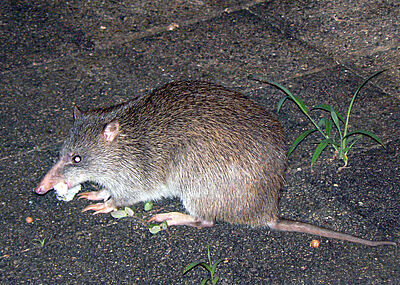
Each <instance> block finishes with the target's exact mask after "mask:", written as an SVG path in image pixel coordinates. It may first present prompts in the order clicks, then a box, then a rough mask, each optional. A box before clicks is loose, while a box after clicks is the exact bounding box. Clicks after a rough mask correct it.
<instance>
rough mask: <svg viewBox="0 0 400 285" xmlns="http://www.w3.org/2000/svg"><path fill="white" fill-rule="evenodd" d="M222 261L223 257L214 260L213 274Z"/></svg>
mask: <svg viewBox="0 0 400 285" xmlns="http://www.w3.org/2000/svg"><path fill="white" fill-rule="evenodd" d="M222 261H223V259H219V260H217V261H216V262H214V264H213V266H212V268H211V272H212V274H214V273H215V270H217V266H218V264H220V263H221V262H222Z"/></svg>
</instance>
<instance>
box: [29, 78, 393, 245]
mask: <svg viewBox="0 0 400 285" xmlns="http://www.w3.org/2000/svg"><path fill="white" fill-rule="evenodd" d="M284 145H285V144H284V135H283V131H282V128H281V126H280V124H279V123H278V121H277V120H276V119H275V117H274V116H273V115H272V114H270V113H269V112H267V111H266V110H265V109H264V108H262V107H261V106H260V105H258V104H257V103H255V102H254V101H252V100H250V99H248V98H246V97H245V96H243V95H242V94H240V93H238V92H235V91H231V90H229V89H226V88H224V87H221V86H218V85H214V84H211V83H206V82H199V81H191V82H173V83H170V84H167V85H165V86H163V87H162V88H159V89H157V90H155V91H153V92H152V93H150V94H149V95H146V96H142V97H139V98H138V99H135V100H132V101H129V102H127V103H124V104H119V105H116V106H113V107H109V108H103V109H95V110H91V111H88V112H80V111H79V110H76V112H75V122H74V125H73V127H72V129H71V131H70V134H69V136H68V138H67V139H66V141H65V143H64V145H63V147H62V149H61V152H60V160H59V162H58V163H57V164H56V165H55V166H54V167H53V168H52V170H50V172H49V173H48V174H47V175H46V177H45V178H44V179H43V181H42V183H41V184H40V185H39V187H38V188H37V190H36V192H37V193H40V194H43V193H45V192H47V191H48V190H50V189H51V188H52V187H53V186H54V185H55V184H56V183H58V182H60V181H63V182H65V183H67V184H68V187H72V186H74V185H76V184H79V183H82V182H84V181H92V182H96V183H98V184H99V185H101V186H102V187H104V190H102V191H100V192H99V193H96V194H84V197H85V198H88V199H90V200H100V199H104V200H105V201H106V202H105V203H104V204H101V206H94V207H92V208H89V209H90V210H93V209H94V210H96V209H97V210H98V209H101V210H100V212H106V211H109V209H113V208H117V207H122V206H130V205H133V204H135V203H137V202H140V201H147V200H155V199H160V198H162V197H179V198H180V199H181V200H182V202H183V205H184V207H185V208H186V210H187V211H188V213H189V214H190V216H191V217H193V219H194V220H195V221H196V224H192V225H198V226H199V227H201V226H202V224H201V222H202V221H204V222H205V224H203V225H205V226H210V225H213V223H214V221H226V222H231V223H238V224H248V225H251V226H269V227H270V228H272V229H277V230H284V231H299V232H307V233H311V234H320V235H323V236H328V237H335V238H339V239H345V240H349V237H351V236H349V235H344V234H340V233H336V232H333V231H330V230H325V229H321V228H318V227H315V226H311V225H308V224H304V223H299V222H291V221H286V220H282V219H279V218H278V216H277V213H278V192H279V190H280V189H281V188H282V186H283V184H284V174H285V170H286V167H287V159H286V155H285V147H284ZM91 193H92V192H91ZM85 195H86V196H85ZM105 204H106V205H107V206H106V207H105V208H104V209H106V210H104V209H102V208H101V207H103V205H105ZM97 205H99V204H97ZM89 207H90V206H89ZM197 221H199V222H200V224H199V223H197ZM183 224H186V223H183ZM304 227H306V229H304ZM307 227H308V228H307ZM321 230H322V231H325V232H321ZM332 235H333V236H332ZM335 235H344V236H341V237H338V236H335ZM351 238H353V237H351ZM354 239H356V240H354ZM350 241H354V242H361V243H364V244H368V245H381V244H393V243H391V242H371V241H366V240H363V239H358V238H355V237H354V238H353V240H350ZM364 241H365V242H364ZM376 243H379V244H376Z"/></svg>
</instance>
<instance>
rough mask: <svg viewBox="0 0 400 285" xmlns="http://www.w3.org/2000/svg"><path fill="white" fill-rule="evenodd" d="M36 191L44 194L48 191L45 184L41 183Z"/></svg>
mask: <svg viewBox="0 0 400 285" xmlns="http://www.w3.org/2000/svg"><path fill="white" fill-rule="evenodd" d="M35 192H36V194H40V195H42V194H45V193H46V192H47V191H46V189H44V186H43V185H40V186H38V187H37V188H36V189H35Z"/></svg>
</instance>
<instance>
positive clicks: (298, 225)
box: [268, 219, 396, 246]
mask: <svg viewBox="0 0 400 285" xmlns="http://www.w3.org/2000/svg"><path fill="white" fill-rule="evenodd" d="M268 226H269V228H270V229H272V230H277V231H285V232H299V233H307V234H312V235H317V236H323V237H327V238H335V239H340V240H345V241H349V242H355V243H361V244H365V245H369V246H378V245H393V246H396V243H395V242H392V241H370V240H366V239H362V238H358V237H355V236H352V235H348V234H343V233H339V232H335V231H332V230H328V229H324V228H320V227H317V226H313V225H311V224H306V223H302V222H295V221H290V220H284V219H278V220H277V221H273V222H269V223H268Z"/></svg>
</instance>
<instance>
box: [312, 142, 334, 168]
mask: <svg viewBox="0 0 400 285" xmlns="http://www.w3.org/2000/svg"><path fill="white" fill-rule="evenodd" d="M332 142H333V141H332V139H324V140H323V141H321V142H320V143H319V145H318V146H317V148H316V149H315V151H314V155H313V157H312V159H311V167H313V165H314V163H315V162H316V161H317V159H318V158H319V156H320V155H321V153H322V151H323V150H324V149H325V148H326V147H327V146H328V145H329V144H331V143H332Z"/></svg>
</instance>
